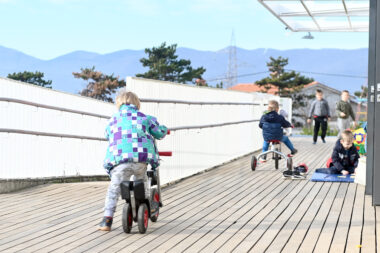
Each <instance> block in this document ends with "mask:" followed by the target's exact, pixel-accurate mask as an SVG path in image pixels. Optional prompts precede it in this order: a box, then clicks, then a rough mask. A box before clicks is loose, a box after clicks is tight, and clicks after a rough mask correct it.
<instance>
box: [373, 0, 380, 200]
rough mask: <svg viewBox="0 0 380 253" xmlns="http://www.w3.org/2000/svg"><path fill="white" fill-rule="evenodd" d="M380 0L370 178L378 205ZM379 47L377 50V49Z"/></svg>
mask: <svg viewBox="0 0 380 253" xmlns="http://www.w3.org/2000/svg"><path fill="white" fill-rule="evenodd" d="M379 5H380V0H378V1H376V28H375V29H376V54H375V55H376V63H375V66H376V82H375V92H374V93H375V95H374V96H375V98H374V104H375V105H374V122H373V124H372V126H373V180H372V184H373V187H372V204H373V205H380V155H379V154H380V134H376V130H377V131H378V130H379V129H378V128H379V127H380V53H379V54H377V52H380V32H379V29H380V18H377V17H380V8H378V6H379ZM378 49H379V51H377V50H378Z"/></svg>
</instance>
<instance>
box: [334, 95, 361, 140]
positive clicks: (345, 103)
mask: <svg viewBox="0 0 380 253" xmlns="http://www.w3.org/2000/svg"><path fill="white" fill-rule="evenodd" d="M349 99H350V93H349V92H348V90H344V91H342V94H341V100H340V101H339V102H338V103H337V104H336V114H337V116H338V129H339V133H338V139H340V137H341V134H342V132H343V131H344V130H346V129H348V128H350V125H351V120H350V117H351V118H352V120H353V122H354V125H356V122H355V113H354V111H353V110H352V106H351V104H350V101H349Z"/></svg>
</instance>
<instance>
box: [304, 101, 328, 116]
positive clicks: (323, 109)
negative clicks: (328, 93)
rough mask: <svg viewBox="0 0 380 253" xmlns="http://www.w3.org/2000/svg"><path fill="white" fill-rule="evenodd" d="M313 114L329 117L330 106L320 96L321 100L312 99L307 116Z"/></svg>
mask: <svg viewBox="0 0 380 253" xmlns="http://www.w3.org/2000/svg"><path fill="white" fill-rule="evenodd" d="M313 116H318V117H320V116H322V117H329V118H330V117H331V114H330V107H329V104H328V103H327V101H326V100H324V99H323V98H322V100H318V99H316V100H314V101H313V103H312V104H311V107H310V111H309V115H308V117H309V118H311V117H313Z"/></svg>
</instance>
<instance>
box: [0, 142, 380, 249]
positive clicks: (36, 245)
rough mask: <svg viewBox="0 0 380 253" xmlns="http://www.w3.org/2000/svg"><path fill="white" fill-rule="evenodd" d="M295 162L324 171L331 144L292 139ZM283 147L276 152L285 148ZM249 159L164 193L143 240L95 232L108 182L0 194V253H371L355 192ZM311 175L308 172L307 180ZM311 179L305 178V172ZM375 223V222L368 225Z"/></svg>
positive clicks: (372, 237) (371, 214)
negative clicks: (291, 176)
mask: <svg viewBox="0 0 380 253" xmlns="http://www.w3.org/2000/svg"><path fill="white" fill-rule="evenodd" d="M292 140H293V142H294V144H295V146H296V147H297V148H298V150H299V153H298V154H297V155H296V156H295V159H294V160H295V161H294V162H295V163H298V162H301V161H302V162H306V163H307V164H308V165H309V167H310V168H311V169H312V170H314V169H315V168H317V167H321V166H323V165H324V163H325V161H326V160H327V158H328V156H329V155H330V154H331V151H332V147H333V143H334V141H335V138H331V139H328V143H327V144H322V143H318V144H317V145H312V144H311V140H310V139H304V138H292ZM284 149H285V148H284ZM249 164H250V157H244V158H242V159H239V160H236V161H233V162H231V163H229V164H226V165H224V166H222V167H220V168H217V169H214V170H212V171H210V172H207V173H204V174H200V175H197V176H194V177H191V178H189V179H187V180H184V181H183V182H180V183H178V184H176V185H173V186H171V187H168V188H166V189H164V191H163V200H164V204H165V206H164V207H163V208H162V209H161V214H160V217H159V220H158V222H157V223H152V222H150V223H149V229H148V231H147V234H145V235H141V234H139V233H138V231H137V228H136V227H134V228H133V233H132V234H125V233H124V232H123V230H122V228H121V218H120V216H121V209H122V205H123V204H124V203H123V202H122V201H119V206H118V210H117V211H116V216H115V218H114V225H113V230H112V231H111V232H100V231H97V230H96V228H97V225H98V223H99V222H100V220H101V218H102V208H103V203H104V197H105V193H106V189H107V185H108V183H107V182H90V183H74V184H54V185H46V186H39V187H34V188H31V189H28V190H24V191H20V192H17V193H11V194H2V195H0V203H1V209H0V217H1V223H0V227H1V229H0V252H28V253H29V252H50V251H53V252H247V251H251V252H318V253H319V252H360V251H361V252H371V253H373V252H379V253H380V207H376V208H375V207H373V206H372V205H371V197H370V196H365V195H364V187H362V186H359V185H356V184H349V183H313V182H310V181H308V180H294V181H292V180H284V179H282V178H281V173H280V172H279V171H276V170H274V169H273V166H274V164H273V162H268V163H266V164H265V165H260V167H259V168H258V170H257V171H255V172H252V171H251V169H250V167H249ZM310 174H311V173H310ZM309 177H310V175H309ZM376 217H377V220H376Z"/></svg>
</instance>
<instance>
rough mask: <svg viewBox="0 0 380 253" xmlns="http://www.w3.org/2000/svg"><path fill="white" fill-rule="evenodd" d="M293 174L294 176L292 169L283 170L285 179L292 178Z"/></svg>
mask: <svg viewBox="0 0 380 253" xmlns="http://www.w3.org/2000/svg"><path fill="white" fill-rule="evenodd" d="M292 176H293V171H291V170H285V171H284V172H282V177H283V178H285V179H291V178H292Z"/></svg>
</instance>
